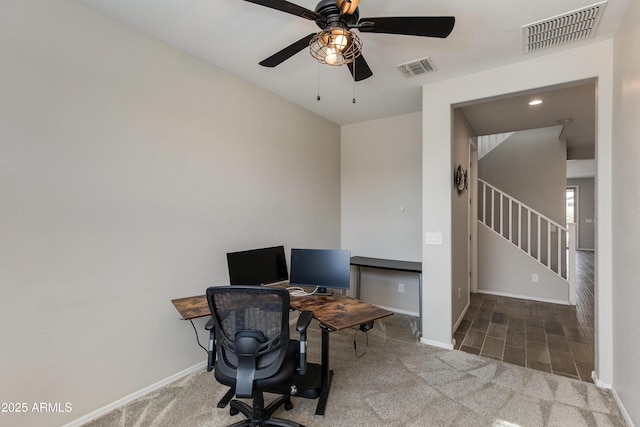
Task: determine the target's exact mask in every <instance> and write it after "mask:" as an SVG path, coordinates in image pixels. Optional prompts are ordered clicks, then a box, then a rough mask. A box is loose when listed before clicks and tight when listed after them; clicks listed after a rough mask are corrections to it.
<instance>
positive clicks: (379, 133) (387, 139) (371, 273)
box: [341, 113, 422, 315]
mask: <svg viewBox="0 0 640 427" xmlns="http://www.w3.org/2000/svg"><path fill="white" fill-rule="evenodd" d="M421 120H422V118H421V114H420V113H412V114H405V115H401V116H396V117H390V118H386V119H380V120H374V121H370V122H363V123H357V124H353V125H347V126H342V129H341V141H342V148H341V153H342V154H341V169H342V170H341V179H342V182H341V198H342V204H341V231H342V232H341V235H342V247H343V249H350V250H351V251H352V255H360V256H369V257H376V258H389V259H397V260H404V261H420V258H421V249H422V245H421V239H420V236H421V232H420V230H421V226H420V221H421V215H422V212H421V205H420V201H421V175H422V169H421V162H420V152H421V131H422V129H421ZM398 283H404V284H405V292H404V293H400V292H399V291H398ZM361 298H362V299H363V300H365V301H367V302H371V303H374V304H378V305H381V306H384V307H388V308H392V309H394V310H398V311H401V312H404V313H409V314H415V315H417V314H418V309H419V305H418V277H417V275H416V274H407V273H398V272H388V271H380V270H369V269H367V270H363V276H362V293H361Z"/></svg>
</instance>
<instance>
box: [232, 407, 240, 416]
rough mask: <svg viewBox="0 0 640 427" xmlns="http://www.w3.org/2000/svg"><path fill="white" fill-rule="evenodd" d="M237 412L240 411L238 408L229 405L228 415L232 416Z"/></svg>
mask: <svg viewBox="0 0 640 427" xmlns="http://www.w3.org/2000/svg"><path fill="white" fill-rule="evenodd" d="M239 412H240V411H238V410H237V409H236V408H234V407H230V408H229V415H231V416H232V417H233V416H234V415H238V413H239Z"/></svg>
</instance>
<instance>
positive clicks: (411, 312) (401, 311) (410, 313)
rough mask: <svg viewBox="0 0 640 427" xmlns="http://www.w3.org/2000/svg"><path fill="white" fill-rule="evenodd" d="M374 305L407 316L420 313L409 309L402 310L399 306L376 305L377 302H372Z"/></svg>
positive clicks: (414, 315) (417, 315)
mask: <svg viewBox="0 0 640 427" xmlns="http://www.w3.org/2000/svg"><path fill="white" fill-rule="evenodd" d="M374 305H375V306H376V307H380V308H382V309H384V310H389V311H393V312H394V313H398V314H406V315H407V316H413V317H419V316H420V313H418V312H415V311H409V310H402V309H400V308H393V307H385V306H384V305H378V304H374Z"/></svg>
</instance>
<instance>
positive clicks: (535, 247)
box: [478, 178, 576, 304]
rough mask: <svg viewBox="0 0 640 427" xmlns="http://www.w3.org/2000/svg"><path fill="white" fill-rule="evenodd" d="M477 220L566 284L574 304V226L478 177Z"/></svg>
mask: <svg viewBox="0 0 640 427" xmlns="http://www.w3.org/2000/svg"><path fill="white" fill-rule="evenodd" d="M478 221H479V222H480V223H481V224H483V225H485V226H486V227H488V228H489V229H491V230H493V231H494V232H495V233H497V234H499V235H500V236H501V237H502V238H504V239H505V240H507V241H509V242H511V243H512V244H513V245H515V246H516V247H517V248H519V249H520V250H522V251H524V252H525V253H527V254H528V255H529V256H530V257H532V258H534V259H536V260H537V261H538V262H539V263H540V264H542V265H543V266H545V267H546V268H547V269H548V270H549V271H551V272H553V273H555V274H556V275H557V276H559V277H561V278H562V279H564V280H566V281H567V282H569V301H570V302H571V304H575V299H576V290H575V248H576V244H575V243H576V238H575V226H573V227H569V228H567V227H565V226H563V225H561V224H559V223H557V222H556V221H554V220H552V219H551V218H548V217H547V216H545V215H543V214H542V213H540V212H538V211H536V210H535V209H533V208H531V207H529V206H527V205H525V204H524V203H522V202H520V201H519V200H517V199H515V198H513V197H511V196H509V195H508V194H506V193H504V192H503V191H501V190H499V189H497V188H496V187H494V186H493V185H491V184H489V183H488V182H486V181H484V180H482V179H480V178H478ZM567 249H568V254H567ZM567 261H569V263H568V262H567Z"/></svg>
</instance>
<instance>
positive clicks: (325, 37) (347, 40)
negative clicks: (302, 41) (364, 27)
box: [309, 27, 362, 65]
mask: <svg viewBox="0 0 640 427" xmlns="http://www.w3.org/2000/svg"><path fill="white" fill-rule="evenodd" d="M309 50H310V53H311V56H313V57H314V58H315V59H316V60H317V61H318V62H320V63H321V64H327V65H344V64H350V63H352V62H353V61H355V59H356V58H357V57H358V56H360V53H361V51H362V41H361V40H360V38H359V37H358V36H357V35H355V34H354V33H352V32H351V31H349V30H348V29H345V28H341V27H336V28H330V29H328V30H325V31H320V32H319V33H317V34H316V35H315V36H313V38H312V39H311V41H310V42H309Z"/></svg>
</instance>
